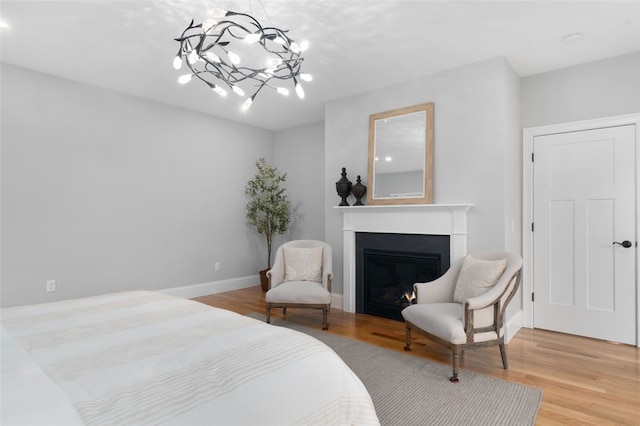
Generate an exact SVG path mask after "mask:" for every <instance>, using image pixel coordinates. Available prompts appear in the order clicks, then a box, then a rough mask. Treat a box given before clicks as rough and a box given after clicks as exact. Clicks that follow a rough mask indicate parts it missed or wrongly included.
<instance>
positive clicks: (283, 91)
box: [276, 87, 289, 96]
mask: <svg viewBox="0 0 640 426" xmlns="http://www.w3.org/2000/svg"><path fill="white" fill-rule="evenodd" d="M276 90H277V91H278V93H280V94H281V95H282V96H289V89H287V88H286V87H278V88H277V89H276Z"/></svg>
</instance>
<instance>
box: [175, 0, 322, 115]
mask: <svg viewBox="0 0 640 426" xmlns="http://www.w3.org/2000/svg"><path fill="white" fill-rule="evenodd" d="M209 15H210V17H209V18H208V19H206V20H205V21H203V22H202V23H200V24H197V25H196V24H194V21H193V20H192V21H191V23H190V24H189V26H188V27H187V28H186V29H185V30H184V31H183V32H182V35H181V36H180V37H179V38H176V39H175V40H176V41H177V42H178V43H180V49H179V50H178V54H177V55H176V57H175V58H174V59H173V67H174V68H175V69H180V68H182V65H183V63H184V64H186V66H187V67H188V68H189V71H190V72H189V73H188V74H183V75H181V76H180V77H179V78H178V82H179V83H180V84H186V83H188V82H189V81H191V80H192V79H193V78H197V79H199V80H201V81H203V82H204V83H205V84H206V85H207V86H209V87H210V88H211V89H212V90H213V91H214V92H216V93H217V94H218V95H220V96H223V97H224V96H227V91H228V90H230V91H232V92H233V93H235V94H236V95H238V96H240V97H242V98H244V97H245V96H247V95H246V93H247V92H248V93H251V95H249V96H248V97H247V98H246V99H245V100H244V102H243V103H242V110H243V111H246V110H247V109H249V108H250V107H251V104H252V103H253V101H254V99H255V97H256V95H257V94H258V93H260V91H261V90H262V89H263V88H265V87H268V88H269V89H272V90H275V91H276V92H278V93H279V94H281V95H284V96H287V95H288V94H289V89H287V88H286V87H285V86H284V85H283V84H282V83H285V82H286V81H291V82H292V83H293V88H294V90H295V92H296V94H297V95H298V97H300V99H303V98H304V90H303V88H302V85H301V84H300V80H303V81H311V79H312V78H311V76H310V75H309V74H305V73H302V72H301V68H302V62H303V60H304V58H303V57H302V56H301V54H302V52H303V51H304V50H305V49H306V47H307V43H306V42H302V43H300V44H297V43H296V42H295V41H294V40H292V39H291V38H289V37H288V36H287V34H286V33H287V32H288V31H287V30H281V29H279V28H275V27H273V26H269V27H265V26H262V25H261V24H260V22H258V20H257V19H255V18H254V17H253V16H251V15H248V14H246V13H239V12H232V11H229V10H225V9H212V10H210V11H209ZM257 46H260V47H261V48H257Z"/></svg>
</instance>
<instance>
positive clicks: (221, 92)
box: [213, 86, 227, 98]
mask: <svg viewBox="0 0 640 426" xmlns="http://www.w3.org/2000/svg"><path fill="white" fill-rule="evenodd" d="M213 91H214V92H216V93H217V94H218V95H220V96H222V97H223V98H224V97H225V96H227V91H226V90H224V89H223V88H222V87H220V86H214V87H213Z"/></svg>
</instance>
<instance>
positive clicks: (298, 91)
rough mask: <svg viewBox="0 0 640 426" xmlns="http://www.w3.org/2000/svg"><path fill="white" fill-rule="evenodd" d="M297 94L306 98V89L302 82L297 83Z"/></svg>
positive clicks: (301, 97)
mask: <svg viewBox="0 0 640 426" xmlns="http://www.w3.org/2000/svg"><path fill="white" fill-rule="evenodd" d="M296 94H297V95H298V97H299V98H300V99H304V89H303V88H302V86H301V85H300V83H296Z"/></svg>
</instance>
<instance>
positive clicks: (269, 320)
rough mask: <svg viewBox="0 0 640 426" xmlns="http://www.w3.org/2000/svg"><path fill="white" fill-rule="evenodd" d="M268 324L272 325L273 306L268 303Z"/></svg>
mask: <svg viewBox="0 0 640 426" xmlns="http://www.w3.org/2000/svg"><path fill="white" fill-rule="evenodd" d="M267 324H271V304H270V303H267Z"/></svg>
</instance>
